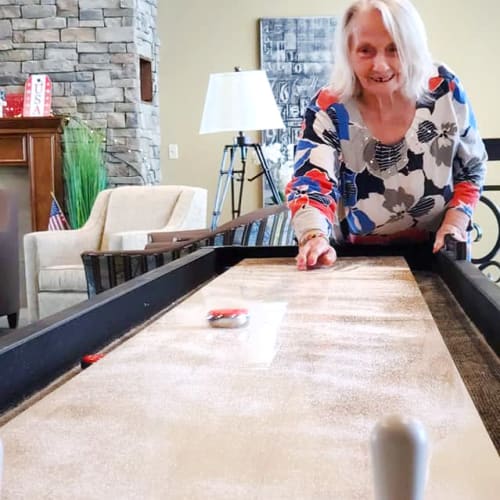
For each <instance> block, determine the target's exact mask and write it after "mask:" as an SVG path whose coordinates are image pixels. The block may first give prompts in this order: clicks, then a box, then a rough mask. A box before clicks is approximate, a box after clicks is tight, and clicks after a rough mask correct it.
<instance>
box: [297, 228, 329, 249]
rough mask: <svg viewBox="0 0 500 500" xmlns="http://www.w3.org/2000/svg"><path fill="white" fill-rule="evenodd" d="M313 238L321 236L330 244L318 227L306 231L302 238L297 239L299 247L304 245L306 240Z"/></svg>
mask: <svg viewBox="0 0 500 500" xmlns="http://www.w3.org/2000/svg"><path fill="white" fill-rule="evenodd" d="M314 238H323V239H325V240H326V242H327V243H328V244H330V238H329V237H328V236H327V235H326V234H325V233H324V232H323V231H320V230H319V229H314V230H311V231H307V232H306V233H305V234H304V235H303V236H302V238H300V240H299V247H302V246H304V245H305V244H306V243H307V242H308V241H311V240H313V239H314Z"/></svg>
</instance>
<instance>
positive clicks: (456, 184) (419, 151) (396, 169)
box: [286, 66, 487, 243]
mask: <svg viewBox="0 0 500 500" xmlns="http://www.w3.org/2000/svg"><path fill="white" fill-rule="evenodd" d="M436 68H437V72H436V76H435V77H433V78H431V79H430V80H429V94H428V97H427V99H425V100H421V101H419V102H417V104H416V112H415V117H414V119H413V122H412V124H411V125H410V127H409V129H408V131H407V132H406V134H405V136H404V137H403V139H402V140H401V141H399V142H398V143H397V144H391V145H387V144H383V143H381V142H379V141H378V140H377V139H376V138H374V137H372V136H371V134H370V132H369V130H368V128H367V127H366V126H365V124H364V123H363V119H362V117H361V114H360V112H359V110H358V108H357V105H356V102H355V101H354V100H353V99H351V100H347V101H345V102H340V101H339V100H338V99H337V98H336V97H335V95H333V94H332V92H331V91H330V90H329V89H328V88H326V87H325V88H323V89H321V90H320V91H319V92H318V93H317V94H316V96H315V97H314V98H313V100H312V101H311V103H310V105H309V107H308V108H307V110H306V113H305V117H304V121H303V124H302V133H301V137H300V139H299V141H298V143H297V148H296V154H295V169H294V176H293V178H292V180H291V181H290V183H289V184H288V186H287V190H286V195H287V201H288V205H289V207H290V209H291V212H292V215H293V224H294V228H295V233H296V236H297V239H298V240H299V241H300V239H301V237H302V235H303V234H304V233H305V232H306V231H309V230H311V229H320V230H322V231H324V232H325V233H326V234H330V235H331V236H333V237H334V239H335V240H336V241H344V240H347V241H350V242H368V243H384V242H390V241H394V240H395V239H409V240H410V241H412V240H421V239H426V238H428V236H429V233H430V232H433V231H436V230H437V228H438V227H439V224H440V222H441V220H442V218H443V214H444V211H445V210H446V209H449V208H453V209H458V210H462V211H463V212H465V213H466V214H467V215H468V216H472V211H473V209H474V206H475V204H476V203H477V201H478V199H479V196H480V193H481V188H482V184H483V180H484V175H485V168H486V159H487V157H486V152H485V148H484V144H483V142H482V140H481V137H480V136H479V133H478V130H477V126H476V121H475V118H474V114H473V112H472V109H471V107H470V105H469V102H468V100H467V96H466V94H465V92H464V89H463V87H462V85H461V83H460V82H459V80H458V78H457V77H456V76H454V75H453V74H452V73H451V72H450V71H449V70H448V69H447V68H446V67H444V66H437V67H436Z"/></svg>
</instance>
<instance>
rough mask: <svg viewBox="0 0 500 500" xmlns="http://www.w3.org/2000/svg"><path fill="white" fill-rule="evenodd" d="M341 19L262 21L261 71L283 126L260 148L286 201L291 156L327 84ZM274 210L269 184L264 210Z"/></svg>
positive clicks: (267, 135) (266, 136)
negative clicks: (306, 118)
mask: <svg viewBox="0 0 500 500" xmlns="http://www.w3.org/2000/svg"><path fill="white" fill-rule="evenodd" d="M336 25H337V18H336V17H335V16H319V17H318V16H316V17H265V18H261V19H260V20H259V28H260V65H261V69H263V70H264V71H266V74H267V77H268V79H269V82H270V84H271V88H272V90H273V94H274V97H275V99H276V103H277V104H278V107H279V109H280V111H281V116H282V118H283V122H284V124H285V127H286V128H285V129H283V130H264V131H263V132H262V137H261V141H262V148H263V151H264V155H265V156H266V160H267V162H268V164H269V168H270V171H271V174H272V175H273V178H274V180H275V183H276V185H277V186H278V189H279V191H280V194H281V195H282V201H284V186H285V185H286V182H287V180H289V178H290V177H291V175H292V172H293V150H294V145H295V144H296V142H297V140H298V137H299V134H300V130H301V124H302V119H303V116H304V113H305V110H306V108H307V106H308V104H309V102H310V100H311V98H312V97H313V96H314V94H315V93H316V91H317V90H319V89H320V88H321V87H322V86H324V85H326V84H327V83H328V80H329V77H330V72H331V67H332V64H333V39H334V33H335V28H336ZM270 204H273V197H272V193H271V190H270V188H269V185H268V183H267V181H266V179H264V180H263V205H264V206H265V205H270Z"/></svg>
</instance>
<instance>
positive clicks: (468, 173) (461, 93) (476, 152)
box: [448, 75, 488, 217]
mask: <svg viewBox="0 0 500 500" xmlns="http://www.w3.org/2000/svg"><path fill="white" fill-rule="evenodd" d="M449 85H450V92H452V101H453V106H454V109H455V113H456V116H457V124H458V128H459V130H458V134H459V138H458V145H457V149H456V152H455V157H454V159H453V185H454V186H453V196H452V198H451V200H450V202H449V203H448V208H456V209H458V210H461V211H462V212H464V213H465V214H466V215H468V216H469V217H471V216H472V212H473V210H474V208H475V206H476V204H477V202H478V200H479V197H480V196H481V191H482V187H483V183H484V177H485V174H486V161H487V159H488V157H487V154H486V149H485V146H484V143H483V141H482V139H481V136H480V135H479V131H478V129H477V124H476V119H475V117H474V112H473V111H472V107H471V105H470V102H469V100H468V98H467V95H466V93H465V90H464V88H463V86H462V84H461V83H460V81H459V79H458V78H457V77H456V76H454V75H451V80H450V82H449Z"/></svg>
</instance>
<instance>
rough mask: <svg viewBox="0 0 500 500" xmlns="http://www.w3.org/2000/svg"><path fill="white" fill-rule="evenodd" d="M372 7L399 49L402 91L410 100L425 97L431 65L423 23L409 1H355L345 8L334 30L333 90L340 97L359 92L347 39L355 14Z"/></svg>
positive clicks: (430, 74) (348, 96)
mask: <svg viewBox="0 0 500 500" xmlns="http://www.w3.org/2000/svg"><path fill="white" fill-rule="evenodd" d="M371 9H377V10H378V11H379V12H380V14H381V16H382V21H383V23H384V26H385V27H386V29H387V31H388V32H389V34H390V35H391V37H392V39H393V40H394V43H395V44H396V47H397V49H398V55H399V59H400V61H401V71H402V76H403V81H404V84H403V92H404V94H405V95H406V96H408V97H410V98H412V99H413V98H414V99H421V98H423V99H425V97H426V93H427V90H428V80H429V78H430V77H431V76H432V74H433V70H434V65H433V61H432V56H431V54H430V52H429V47H428V44H427V34H426V31H425V27H424V23H423V21H422V18H421V17H420V15H419V13H418V12H417V10H416V9H415V7H414V6H413V4H412V3H411V2H410V1H409V0H356V1H355V2H354V3H352V4H351V5H350V6H349V7H348V8H347V10H346V11H345V12H344V15H343V16H342V19H341V21H340V23H339V25H338V26H337V29H336V33H335V46H334V63H333V71H332V77H331V83H330V85H331V87H332V89H333V91H334V92H335V93H336V94H337V95H338V96H339V97H340V99H342V100H344V99H348V98H350V97H356V96H358V95H359V94H360V92H361V88H360V85H359V82H358V79H357V78H356V75H355V74H354V71H353V69H352V66H351V63H350V59H349V38H350V36H351V32H352V21H353V18H355V16H356V13H358V12H360V11H362V10H371Z"/></svg>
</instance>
